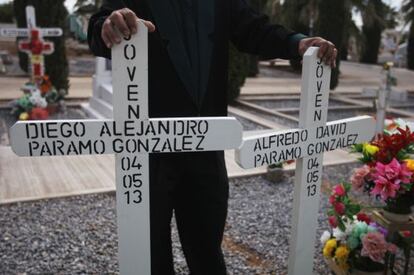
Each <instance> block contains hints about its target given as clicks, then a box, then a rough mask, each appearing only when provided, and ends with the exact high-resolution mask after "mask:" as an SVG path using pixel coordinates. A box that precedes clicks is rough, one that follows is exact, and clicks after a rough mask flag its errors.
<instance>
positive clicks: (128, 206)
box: [11, 22, 242, 275]
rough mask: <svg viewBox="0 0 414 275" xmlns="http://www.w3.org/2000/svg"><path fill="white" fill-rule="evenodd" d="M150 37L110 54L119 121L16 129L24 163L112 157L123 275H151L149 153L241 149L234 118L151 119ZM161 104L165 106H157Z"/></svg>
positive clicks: (15, 143) (14, 139)
mask: <svg viewBox="0 0 414 275" xmlns="http://www.w3.org/2000/svg"><path fill="white" fill-rule="evenodd" d="M147 46H148V42H147V29H146V27H145V26H144V24H143V23H141V22H140V23H139V32H138V34H137V35H135V36H132V37H130V38H125V39H124V40H123V41H122V43H121V44H120V45H117V46H115V47H114V48H113V49H112V62H113V67H112V68H113V69H112V75H113V91H114V97H113V104H114V108H113V110H114V120H68V121H34V122H17V123H16V124H15V125H14V126H13V127H12V129H11V145H12V149H13V151H14V152H15V153H16V154H17V155H19V156H51V155H81V154H115V158H116V161H115V163H116V201H117V203H116V205H117V206H116V207H117V221H118V239H119V266H120V273H121V274H134V275H136V274H139V275H150V274H151V258H150V209H149V205H150V204H149V198H150V197H149V184H150V183H149V162H148V156H149V153H167V152H191V151H216V150H224V149H230V148H238V147H239V146H240V144H241V141H242V128H241V125H240V123H239V122H238V121H237V120H236V119H235V118H230V117H197V118H168V119H161V118H159V119H150V118H148V55H147ZM158 100H162V98H159V99H158Z"/></svg>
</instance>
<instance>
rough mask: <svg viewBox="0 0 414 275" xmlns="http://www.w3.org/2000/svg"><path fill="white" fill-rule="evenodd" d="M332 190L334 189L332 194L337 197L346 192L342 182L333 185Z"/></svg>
mask: <svg viewBox="0 0 414 275" xmlns="http://www.w3.org/2000/svg"><path fill="white" fill-rule="evenodd" d="M333 191H334V194H335V195H337V196H339V197H342V196H345V194H346V191H345V188H344V186H343V185H342V184H338V185H336V186H335V187H334V189H333Z"/></svg>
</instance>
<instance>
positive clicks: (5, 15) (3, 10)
mask: <svg viewBox="0 0 414 275" xmlns="http://www.w3.org/2000/svg"><path fill="white" fill-rule="evenodd" d="M13 17H14V13H13V2H8V3H4V4H1V5H0V22H2V23H13Z"/></svg>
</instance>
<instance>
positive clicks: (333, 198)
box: [329, 195, 336, 205]
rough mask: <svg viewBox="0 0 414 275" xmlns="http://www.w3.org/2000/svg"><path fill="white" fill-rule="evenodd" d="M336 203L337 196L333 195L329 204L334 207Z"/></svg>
mask: <svg viewBox="0 0 414 275" xmlns="http://www.w3.org/2000/svg"><path fill="white" fill-rule="evenodd" d="M335 201H336V197H335V195H331V196H330V197H329V203H330V204H332V205H333V204H334V203H335Z"/></svg>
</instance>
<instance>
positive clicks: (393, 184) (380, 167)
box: [371, 158, 413, 200]
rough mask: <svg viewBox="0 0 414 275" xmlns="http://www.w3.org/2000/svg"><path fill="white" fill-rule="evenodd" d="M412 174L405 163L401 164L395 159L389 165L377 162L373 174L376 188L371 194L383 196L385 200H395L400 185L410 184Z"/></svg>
mask: <svg viewBox="0 0 414 275" xmlns="http://www.w3.org/2000/svg"><path fill="white" fill-rule="evenodd" d="M412 174H413V173H412V172H411V171H410V170H409V169H408V168H407V165H406V164H405V163H403V164H400V163H399V162H398V160H396V159H395V158H394V159H393V160H392V161H391V162H390V163H389V164H382V163H381V162H377V163H376V165H375V173H373V174H372V177H373V179H374V182H375V187H374V188H373V189H372V191H371V194H373V195H381V198H382V199H383V200H386V199H388V198H395V196H396V195H397V191H398V190H399V189H400V184H401V183H402V184H409V183H410V181H411V176H412Z"/></svg>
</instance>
